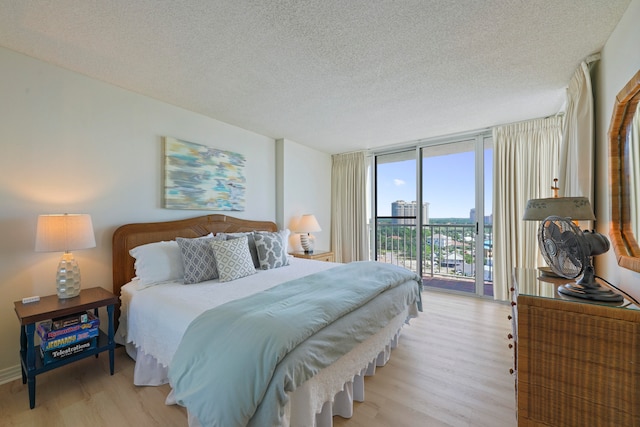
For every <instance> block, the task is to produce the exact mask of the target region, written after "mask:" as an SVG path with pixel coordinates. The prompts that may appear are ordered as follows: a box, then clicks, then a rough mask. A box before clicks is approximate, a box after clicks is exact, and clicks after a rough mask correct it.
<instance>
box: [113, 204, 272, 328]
mask: <svg viewBox="0 0 640 427" xmlns="http://www.w3.org/2000/svg"><path fill="white" fill-rule="evenodd" d="M254 230H262V231H278V226H277V225H276V224H275V223H274V222H271V221H251V220H246V219H239V218H234V217H231V216H227V215H206V216H199V217H195V218H189V219H182V220H177V221H166V222H147V223H137V224H126V225H123V226H120V227H119V228H118V229H116V231H115V232H114V233H113V293H114V295H116V296H120V288H121V287H122V286H123V285H125V284H127V283H128V282H130V281H131V279H133V277H134V276H135V270H134V268H133V263H134V261H135V260H134V259H133V257H132V256H131V255H129V251H130V250H131V249H133V248H135V247H136V246H140V245H144V244H147V243H153V242H160V241H163V240H175V238H176V237H200V236H205V235H207V234H209V233H214V234H215V233H223V232H224V233H236V232H242V231H254ZM115 319H116V320H117V319H118V317H117V316H116V317H115Z"/></svg>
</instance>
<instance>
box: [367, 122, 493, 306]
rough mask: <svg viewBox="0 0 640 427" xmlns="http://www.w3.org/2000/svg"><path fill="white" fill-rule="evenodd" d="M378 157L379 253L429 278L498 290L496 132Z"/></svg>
mask: <svg viewBox="0 0 640 427" xmlns="http://www.w3.org/2000/svg"><path fill="white" fill-rule="evenodd" d="M375 160H376V162H375V181H374V182H375V183H376V185H375V190H374V193H375V194H374V197H375V204H374V205H375V239H374V241H375V248H374V253H375V254H376V259H377V260H378V261H382V262H389V263H393V264H397V265H402V266H404V267H406V268H410V269H411V270H413V271H415V272H416V273H418V274H420V275H421V276H422V278H423V283H424V285H425V286H430V287H434V288H439V289H445V290H448V291H452V292H466V293H473V294H478V295H487V296H491V295H493V286H492V283H493V275H492V265H493V262H492V261H493V259H492V256H493V233H492V213H491V207H492V191H491V188H492V182H491V176H492V145H491V138H490V137H489V135H487V134H481V135H472V136H469V137H467V138H458V139H455V140H449V141H435V142H431V143H424V144H421V145H416V147H415V148H413V149H409V150H404V151H400V152H394V153H385V154H380V155H377V156H376V157H375Z"/></svg>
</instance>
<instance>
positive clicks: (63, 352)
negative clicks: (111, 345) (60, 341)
mask: <svg viewBox="0 0 640 427" xmlns="http://www.w3.org/2000/svg"><path fill="white" fill-rule="evenodd" d="M96 345H97V338H90V339H88V340H85V341H81V342H77V343H75V344H71V345H69V346H66V347H61V348H56V349H53V350H45V349H44V348H43V347H42V346H41V347H40V356H41V357H42V361H43V362H44V364H45V365H46V364H48V363H51V362H57V361H58V360H62V359H66V358H67V357H70V356H73V355H76V354H80V353H83V352H85V351H87V350H91V349H94V348H96Z"/></svg>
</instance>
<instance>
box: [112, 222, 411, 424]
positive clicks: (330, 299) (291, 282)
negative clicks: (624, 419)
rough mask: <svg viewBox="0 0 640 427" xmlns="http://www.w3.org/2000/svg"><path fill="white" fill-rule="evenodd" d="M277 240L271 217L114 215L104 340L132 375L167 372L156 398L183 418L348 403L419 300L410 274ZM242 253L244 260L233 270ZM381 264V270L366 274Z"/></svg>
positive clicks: (152, 379)
mask: <svg viewBox="0 0 640 427" xmlns="http://www.w3.org/2000/svg"><path fill="white" fill-rule="evenodd" d="M252 240H253V242H252ZM205 242H206V244H205ZM265 242H266V243H265ZM287 242H288V230H280V231H279V230H278V229H277V226H276V224H275V223H273V222H269V221H251V220H244V219H238V218H233V217H230V216H226V215H207V216H201V217H196V218H190V219H185V220H177V221H167V222H155V223H137V224H127V225H123V226H121V227H119V228H118V229H117V230H116V231H115V232H114V235H113V291H114V294H116V295H119V296H120V300H121V307H120V308H118V310H117V312H116V319H118V322H119V324H118V328H117V333H116V341H117V342H119V343H120V344H122V345H125V346H126V348H127V353H128V354H129V355H130V356H131V357H132V358H133V359H134V360H135V361H136V364H135V369H134V384H136V385H140V386H142V385H146V386H154V385H161V384H165V383H169V384H170V385H171V386H172V391H171V393H170V395H169V396H167V404H175V403H177V404H181V405H183V406H185V407H186V408H187V412H188V414H189V415H188V424H189V426H191V427H193V426H199V425H224V426H230V425H256V426H261V425H284V426H289V425H290V426H322V427H324V426H330V425H332V420H333V416H334V415H339V416H342V417H345V418H349V417H351V416H352V411H353V401H354V400H356V401H363V400H364V377H365V376H366V375H373V374H374V373H375V368H376V366H382V365H384V364H385V363H386V362H387V361H388V359H389V357H390V352H391V349H392V348H394V347H395V346H396V345H397V342H398V337H399V334H400V331H401V329H402V327H403V325H405V324H406V323H408V321H409V319H410V318H412V317H416V316H417V315H418V312H419V311H421V292H420V291H421V282H420V278H419V277H418V276H417V275H415V274H413V273H410V272H408V271H407V270H404V269H401V268H399V267H395V266H390V265H386V264H381V263H375V262H369V263H366V262H363V263H350V264H338V263H326V262H320V261H313V260H307V259H300V258H294V257H291V256H289V255H288V254H287V253H286V252H287V250H286V249H287ZM178 243H179V244H178ZM278 245H281V246H278ZM176 247H179V250H178V252H177V255H176ZM185 247H186V248H187V249H186V250H185ZM194 247H195V248H202V247H207V248H209V249H210V248H211V247H213V248H214V249H215V256H216V262H215V264H217V267H218V269H219V270H218V271H217V273H216V274H217V276H216V277H217V278H215V279H209V277H210V276H207V275H206V274H204V275H202V274H200V273H201V272H200V269H199V268H197V269H196V268H193V265H194V264H193V259H191V258H189V257H187V254H188V250H189V248H194ZM228 247H232V248H234V249H233V250H234V251H241V252H231V253H232V255H233V256H230V255H229V254H227V253H226V252H225V251H226V250H227V248H228ZM245 247H246V249H245ZM265 248H266V250H265ZM154 251H155V252H154ZM158 251H160V252H159V253H160V254H161V256H162V257H164V258H158V257H157V256H156V255H157V252H158ZM167 254H170V256H169V258H167V256H168V255H167ZM247 254H249V255H247ZM180 255H182V258H180ZM134 256H135V258H134ZM247 256H248V257H249V258H248V259H247ZM160 259H162V260H163V261H159V260H160ZM240 259H244V261H243V262H239V260H240ZM149 260H153V261H152V262H151V261H149ZM180 260H181V261H182V264H180ZM200 261H201V260H200ZM145 262H146V264H145ZM227 263H228V264H229V265H231V264H233V266H231V267H228V266H227ZM234 263H239V264H240V267H238V266H237V265H236V264H234ZM243 263H244V265H242V264H243ZM248 263H252V264H253V267H254V272H253V273H251V272H246V273H245V275H242V273H238V271H242V269H243V268H245V269H250V267H248V266H247V264H248ZM181 268H182V270H180V269H181ZM401 270H402V271H401ZM194 272H196V273H195V275H196V276H197V277H195V278H194V277H191V276H193V275H194ZM198 274H200V276H198ZM237 275H239V276H240V277H236V276H237ZM387 276H388V277H389V278H390V279H391V281H392V282H393V284H386V283H380V284H375V283H373V282H376V283H377V282H379V281H382V280H383V279H382V278H384V277H387ZM202 279H204V280H202ZM186 282H188V284H185V283H186ZM347 283H348V284H349V286H345V284H347ZM376 286H378V287H379V289H377V290H373V288H374V287H376ZM337 295H339V297H338V296H337ZM351 300H353V301H351ZM252 304H253V305H252ZM307 304H308V305H307ZM214 307H215V308H214ZM284 313H286V316H290V317H282V316H284ZM225 316H226V317H225ZM205 322H207V323H205ZM210 322H213V323H210ZM250 322H254V323H250ZM270 322H272V323H270ZM307 322H308V324H307ZM242 327H244V328H245V329H238V328H242ZM297 335H300V337H297ZM292 336H296V337H295V340H294V338H292ZM296 340H297V341H296ZM274 343H278V345H280V343H281V346H282V348H281V347H276V346H275V344H274ZM284 347H287V348H286V349H284ZM247 349H248V350H247ZM272 349H275V350H274V351H273V353H274V354H273V355H271V350H272ZM220 350H221V351H220ZM236 365H237V368H238V372H235V371H233V370H232V368H233V367H236ZM209 377H211V378H209ZM263 377H264V378H263ZM195 383H197V385H196V384H195ZM262 383H264V385H262ZM242 393H249V395H248V397H246V398H245V397H244V396H245V394H242ZM239 396H242V397H239Z"/></svg>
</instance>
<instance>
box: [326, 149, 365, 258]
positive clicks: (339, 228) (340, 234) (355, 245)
mask: <svg viewBox="0 0 640 427" xmlns="http://www.w3.org/2000/svg"><path fill="white" fill-rule="evenodd" d="M331 160H332V169H331V194H332V202H331V212H332V215H331V218H332V227H331V238H332V241H333V250H334V253H335V257H336V262H351V261H364V260H367V259H369V235H368V232H367V209H366V207H367V205H366V203H367V202H366V199H367V168H366V162H365V153H364V152H363V151H358V152H354V153H346V154H335V155H333V156H331Z"/></svg>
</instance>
